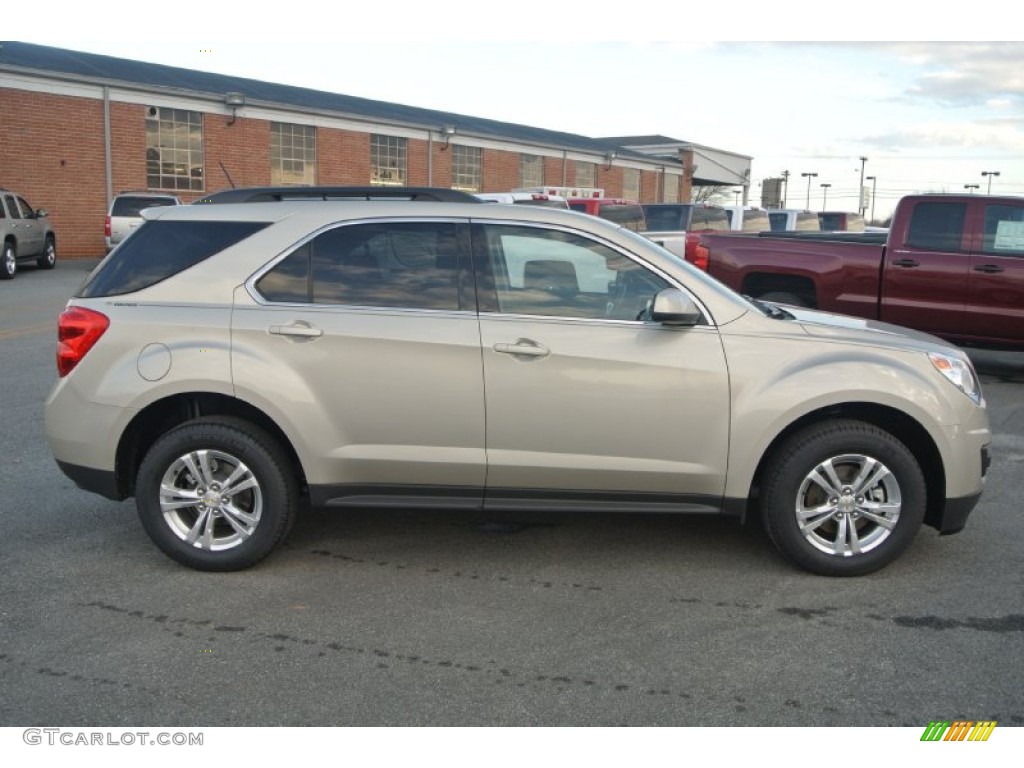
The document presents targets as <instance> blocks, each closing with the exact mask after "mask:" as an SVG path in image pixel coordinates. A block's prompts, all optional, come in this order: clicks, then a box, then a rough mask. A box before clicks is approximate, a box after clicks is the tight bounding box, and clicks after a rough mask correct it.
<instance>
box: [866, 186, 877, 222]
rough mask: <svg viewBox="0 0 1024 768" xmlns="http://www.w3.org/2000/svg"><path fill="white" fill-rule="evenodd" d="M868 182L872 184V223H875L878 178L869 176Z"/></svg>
mask: <svg viewBox="0 0 1024 768" xmlns="http://www.w3.org/2000/svg"><path fill="white" fill-rule="evenodd" d="M867 180H868V181H870V182H871V221H872V223H874V221H875V185H876V184H878V177H877V176H868V177H867Z"/></svg>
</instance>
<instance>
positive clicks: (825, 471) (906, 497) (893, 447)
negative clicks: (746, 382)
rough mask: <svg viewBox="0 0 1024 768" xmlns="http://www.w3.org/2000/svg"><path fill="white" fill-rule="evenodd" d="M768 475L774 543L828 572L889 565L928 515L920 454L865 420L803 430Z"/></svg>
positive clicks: (767, 511)
mask: <svg viewBox="0 0 1024 768" xmlns="http://www.w3.org/2000/svg"><path fill="white" fill-rule="evenodd" d="M878 465H881V468H879V466H878ZM819 470H820V471H819ZM862 472H863V473H864V474H863V475H862V474H861V473H862ZM815 473H817V476H818V477H820V478H821V479H822V480H823V481H825V482H824V484H822V483H820V482H818V481H816V480H814V479H812V478H813V477H814V476H815ZM763 477H764V478H765V481H764V484H763V487H762V492H761V512H762V518H763V521H764V526H765V530H766V531H767V532H768V536H769V538H770V539H771V540H772V543H774V544H775V546H776V547H777V548H778V549H779V551H780V552H781V553H782V554H783V556H784V557H786V558H787V559H788V560H789V561H790V562H792V563H794V564H796V565H798V566H800V567H801V568H805V569H807V570H809V571H812V572H814V573H818V574H821V575H824V576H860V575H863V574H866V573H871V572H872V571H876V570H878V569H879V568H882V567H884V566H886V565H888V564H889V563H891V562H892V561H893V560H894V559H896V558H897V557H898V556H899V555H900V554H901V553H902V552H903V551H904V550H905V549H906V548H907V547H908V546H909V545H910V542H911V541H913V539H914V536H915V535H916V534H917V532H918V530H919V529H920V527H921V522H922V521H923V519H924V512H925V506H926V502H927V488H926V485H925V481H924V475H923V474H922V472H921V468H920V466H919V465H918V463H917V460H916V459H915V458H914V455H913V454H912V453H911V452H910V450H909V449H908V448H907V447H906V446H905V445H903V443H901V442H900V441H899V440H898V439H896V438H895V437H894V436H893V435H891V434H889V433H888V432H886V431H885V430H883V429H880V428H878V427H876V426H874V425H872V424H867V423H865V422H861V421H854V420H846V419H842V420H835V421H828V422H823V423H820V424H814V425H812V426H810V427H808V428H806V429H804V430H801V431H800V432H797V433H796V434H794V435H793V436H792V437H790V438H789V439H788V440H786V441H785V443H784V444H783V445H781V446H780V447H779V449H778V450H777V451H776V453H775V455H774V456H773V457H772V458H771V459H770V460H769V462H768V464H767V465H766V467H765V470H764V474H763ZM830 477H831V478H832V479H831V480H830V479H829V478H830ZM836 481H838V482H836ZM826 485H827V486H828V487H829V488H831V489H832V491H831V492H828V491H826V489H825V486H826ZM799 518H803V520H804V522H805V526H804V527H803V529H801V525H800V522H799V521H798V519H799Z"/></svg>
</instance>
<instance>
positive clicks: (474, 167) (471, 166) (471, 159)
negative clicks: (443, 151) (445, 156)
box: [451, 144, 483, 192]
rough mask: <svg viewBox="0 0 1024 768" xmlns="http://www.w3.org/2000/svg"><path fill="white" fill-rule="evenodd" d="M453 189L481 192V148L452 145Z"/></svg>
mask: <svg viewBox="0 0 1024 768" xmlns="http://www.w3.org/2000/svg"><path fill="white" fill-rule="evenodd" d="M451 149H452V189H461V190H462V191H464V192H479V191H480V180H481V178H482V176H483V174H482V172H481V167H482V165H483V164H482V157H483V151H482V150H481V149H480V147H460V146H458V145H457V144H453V145H452V148H451Z"/></svg>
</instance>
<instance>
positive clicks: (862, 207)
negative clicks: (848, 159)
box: [857, 156, 868, 216]
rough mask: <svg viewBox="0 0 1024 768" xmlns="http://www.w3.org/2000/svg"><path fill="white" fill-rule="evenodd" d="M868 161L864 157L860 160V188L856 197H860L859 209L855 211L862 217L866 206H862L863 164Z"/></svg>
mask: <svg viewBox="0 0 1024 768" xmlns="http://www.w3.org/2000/svg"><path fill="white" fill-rule="evenodd" d="M867 161H868V159H867V158H866V157H864V156H861V158H860V188H859V189H858V190H857V195H858V197H860V200H859V202H860V207H859V208H858V209H857V210H859V211H860V215H861V216H863V215H864V211H865V210H866V206H865V205H864V164H865V163H867Z"/></svg>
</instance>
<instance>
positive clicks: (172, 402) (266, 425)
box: [115, 392, 306, 497]
mask: <svg viewBox="0 0 1024 768" xmlns="http://www.w3.org/2000/svg"><path fill="white" fill-rule="evenodd" d="M202 416H230V417H233V418H237V419H242V420H244V421H248V422H250V423H251V424H254V425H256V426H258V427H259V428H261V429H262V430H264V431H265V432H267V433H268V434H269V435H270V436H271V437H273V438H274V439H275V440H276V441H277V442H278V444H279V445H280V446H281V448H282V450H284V451H285V452H286V454H287V455H288V458H289V459H290V460H291V462H292V466H293V467H294V468H295V471H296V473H297V480H298V482H299V486H300V488H301V489H302V492H303V493H305V491H306V478H305V473H304V472H303V468H302V462H301V461H300V459H299V455H298V453H297V452H296V450H295V446H294V445H293V444H292V442H291V440H289V439H288V436H287V435H286V434H285V432H284V431H283V430H282V429H281V428H280V427H279V426H278V425H277V423H276V422H275V421H274V420H273V419H271V418H270V417H269V416H268V415H267V414H266V413H264V412H263V411H262V410H260V409H259V408H257V407H256V406H254V405H252V404H251V403H247V402H245V401H244V400H239V399H238V398H235V397H231V396H230V395H224V394H219V393H215V392H189V393H183V394H176V395H171V396H169V397H165V398H163V399H161V400H157V401H155V402H153V403H150V404H149V405H148V406H146V407H145V408H143V409H142V410H141V411H139V413H137V414H136V415H135V417H134V418H132V420H131V421H130V422H129V423H128V426H127V427H126V428H125V430H124V432H123V433H122V435H121V440H120V442H119V443H118V446H117V457H116V465H115V466H116V478H117V489H118V492H119V493H120V494H122V496H123V497H127V496H133V495H134V494H135V478H136V475H137V474H138V471H139V466H140V465H141V463H142V459H143V458H144V457H145V455H146V452H147V451H148V450H149V448H150V447H151V446H152V445H153V443H155V442H156V441H157V439H159V438H160V436H161V435H163V434H165V433H166V432H167V431H168V430H170V429H173V428H174V427H176V426H178V425H180V424H184V423H185V422H187V421H191V420H193V419H197V418H199V417H202Z"/></svg>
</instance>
